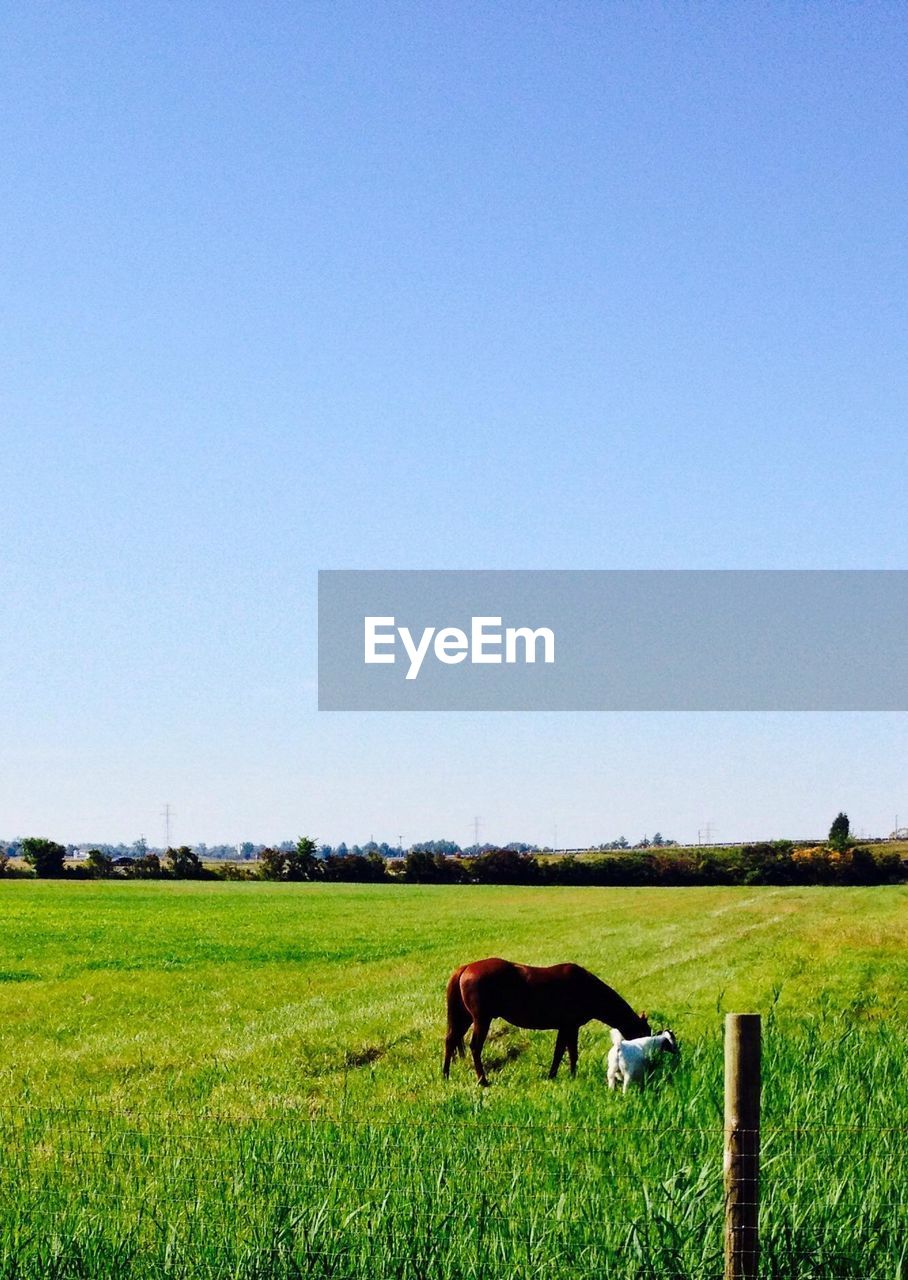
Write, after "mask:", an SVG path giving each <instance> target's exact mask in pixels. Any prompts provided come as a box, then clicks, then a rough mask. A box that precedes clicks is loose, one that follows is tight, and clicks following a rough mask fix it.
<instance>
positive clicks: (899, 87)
mask: <svg viewBox="0 0 908 1280" xmlns="http://www.w3.org/2000/svg"><path fill="white" fill-rule="evenodd" d="M906 65H908V22H906V13H905V9H904V6H903V5H901V4H881V3H868V4H855V3H848V4H846V3H828V4H822V5H820V4H816V5H814V4H788V3H778V4H763V3H761V4H756V3H754V4H743V3H740V4H725V3H723V4H690V5H688V4H685V5H680V4H679V5H668V4H652V3H640V4H615V3H576V2H572V0H562V2H561V3H557V4H555V3H546V4H541V3H528V2H527V0H521V2H520V3H495V4H471V3H462V4H456V5H455V4H444V3H443V4H439V3H431V4H430V3H425V4H423V3H405V4H398V3H381V2H380V3H377V4H375V5H366V4H362V3H359V2H358V0H356V2H350V3H345V2H340V3H336V2H335V3H330V4H329V3H304V4H299V3H296V2H294V3H277V2H274V0H272V2H271V3H269V2H267V0H262V3H258V4H255V5H251V6H250V5H248V4H240V3H234V2H228V0H224V2H223V3H218V4H213V3H206V2H204V0H200V2H199V3H196V4H177V3H160V2H156V0H152V2H151V3H141V4H140V3H138V2H135V3H133V2H129V0H125V2H118V3H113V2H112V0H109V2H107V3H101V2H98V3H80V2H79V0H72V2H67V3H62V2H53V0H50V2H49V3H44V4H40V5H39V4H34V3H32V2H28V3H25V2H17V0H13V2H12V3H9V4H7V5H6V6H5V7H4V14H3V17H2V20H0V114H2V119H3V126H2V130H0V156H2V173H3V200H2V214H0V216H2V223H0V233H2V244H3V257H4V269H3V273H2V283H0V290H2V303H3V316H4V324H3V327H2V336H0V343H2V363H3V376H2V402H0V403H2V429H0V475H2V484H3V493H2V504H0V591H2V596H0V598H2V603H3V627H2V638H0V679H2V705H0V725H2V738H0V835H2V836H7V837H11V836H15V835H25V834H48V835H52V836H55V837H57V838H60V839H72V840H83V839H97V840H119V839H127V840H128V839H133V838H135V837H136V836H138V835H139V834H140V833H144V834H145V835H146V836H147V837H148V839H149V840H150V841H152V842H154V843H157V842H160V841H161V839H162V838H163V824H162V822H161V819H160V818H159V816H158V815H159V813H160V811H161V809H162V807H163V804H164V802H165V801H169V802H170V803H171V804H172V805H173V807H174V810H175V813H176V818H175V822H174V835H175V837H176V838H177V839H179V840H186V841H198V840H206V841H208V842H209V843H212V842H216V841H222V840H225V841H227V840H229V841H235V840H239V839H262V840H268V839H282V838H287V837H291V836H295V835H296V834H298V833H299V832H301V831H307V832H311V833H312V834H315V835H317V836H319V837H321V838H323V839H327V840H331V841H337V840H340V839H342V838H343V839H346V840H347V841H348V842H353V841H362V840H365V839H368V837H369V836H370V835H371V834H373V833H374V835H375V837H376V838H377V839H382V838H387V839H390V840H395V839H396V838H397V836H398V834H403V836H404V839H405V841H411V840H415V839H419V838H426V837H429V836H449V837H451V838H454V839H459V840H461V841H464V842H466V841H468V840H470V839H471V838H472V819H473V816H474V814H479V815H481V817H482V819H483V824H482V828H481V836H482V837H483V838H487V839H492V840H504V839H509V838H524V839H530V840H533V839H538V840H540V841H544V842H549V843H550V842H551V840H552V838H553V831H554V825H555V823H556V822H557V824H558V840H559V843H560V844H579V843H583V842H586V841H588V840H595V841H598V840H601V839H607V838H610V837H612V836H615V835H618V834H622V833H623V834H625V835H626V836H627V837H628V838H630V839H635V838H637V837H639V836H640V835H641V834H643V832H644V831H648V832H649V833H652V832H653V831H654V830H655V829H656V828H661V829H662V831H663V832H664V833H666V834H671V835H676V836H678V837H681V838H687V837H691V836H694V835H695V834H696V830H697V828H698V827H701V826H703V825H704V824H705V822H706V821H711V822H712V823H713V825H714V828H715V830H716V832H717V833H718V835H719V837H720V838H721V837H722V836H725V837H728V838H730V837H736V836H748V835H769V834H785V833H789V834H795V835H798V834H812V833H814V832H818V831H822V830H825V828H826V827H828V824H829V821H830V820H831V818H832V817H833V816H834V813H835V812H836V810H837V809H839V808H840V807H845V808H847V809H848V811H849V813H850V814H851V816H852V819H853V821H854V823H855V825H856V826H857V827H858V828H861V827H863V828H864V829H866V830H867V831H884V830H885V831H888V830H889V829H890V828H891V826H892V823H893V821H894V817H895V813H896V812H900V813H901V814H902V821H906V820H908V771H906V764H908V717H905V716H897V715H889V716H882V715H864V716H858V715H854V716H841V715H840V716H821V715H809V716H808V715H800V716H799V715H788V716H785V715H774V716H769V715H762V716H756V715H750V716H731V715H712V716H709V715H700V716H696V715H683V716H682V715H674V716H670V715H666V716H658V715H652V714H650V715H639V716H630V715H624V716H606V715H591V714H588V715H585V716H567V715H565V716H560V715H559V716H555V715H497V716H495V715H485V716H480V715H466V714H464V715H440V716H431V715H424V716H412V715H411V716H407V715H397V716H393V715H372V716H357V715H352V714H351V715H327V714H323V715H319V714H318V713H317V712H316V711H315V694H314V676H315V585H316V571H317V569H319V568H411V567H412V568H534V567H540V568H552V567H557V568H613V567H629V568H630V567H633V568H636V567H654V568H661V567H690V568H712V567H716V568H719V567H722V568H739V567H740V568H743V567H764V568H777V567H778V568H782V567H785V568H788V567H803V568H814V567H829V568H865V567H878V568H904V567H906V565H908V554H906V553H908V533H906V529H908V521H906V517H905V511H906V474H908V469H906V462H908V458H906V451H908V439H906V431H905V421H906V399H908V397H906V390H908V361H906V327H908V326H906V298H908V289H906V285H908V281H906V274H908V248H906V234H905V227H906V225H908V210H906V187H908V183H906V165H905V161H906V154H908V146H906V144H908V136H906V134H908V129H906V124H908V115H906V107H905V66H906Z"/></svg>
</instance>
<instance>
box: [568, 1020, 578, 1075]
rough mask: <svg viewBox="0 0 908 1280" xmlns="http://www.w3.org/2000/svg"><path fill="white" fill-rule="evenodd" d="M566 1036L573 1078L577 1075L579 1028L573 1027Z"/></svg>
mask: <svg viewBox="0 0 908 1280" xmlns="http://www.w3.org/2000/svg"><path fill="white" fill-rule="evenodd" d="M566 1034H567V1051H568V1061H569V1062H570V1064H571V1075H572V1076H575V1075H576V1074H577V1035H578V1028H577V1027H571V1029H570V1031H568V1032H567V1033H566Z"/></svg>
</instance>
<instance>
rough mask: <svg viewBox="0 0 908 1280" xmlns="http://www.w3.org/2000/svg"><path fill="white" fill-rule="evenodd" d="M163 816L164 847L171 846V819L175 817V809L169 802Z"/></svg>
mask: <svg viewBox="0 0 908 1280" xmlns="http://www.w3.org/2000/svg"><path fill="white" fill-rule="evenodd" d="M161 817H162V818H163V819H164V839H165V844H164V848H165V849H169V848H170V819H171V818H172V817H173V810H172V809H171V807H170V805H169V804H165V806H164V809H163V812H162V813H161Z"/></svg>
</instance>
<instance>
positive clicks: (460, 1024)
mask: <svg viewBox="0 0 908 1280" xmlns="http://www.w3.org/2000/svg"><path fill="white" fill-rule="evenodd" d="M464 968H466V966H465V965H464V966H463V968H461V969H456V970H455V971H454V973H452V974H451V977H450V979H449V980H448V990H447V996H446V999H447V1006H448V1034H447V1035H446V1036H445V1065H444V1068H443V1071H444V1075H445V1077H447V1074H448V1069H449V1068H450V1066H451V1059H452V1058H453V1057H454V1056H455V1054H457V1055H459V1056H460V1057H463V1051H464V1049H463V1038H464V1036H465V1035H466V1033H467V1028H468V1027H469V1025H470V1023H471V1022H472V1021H473V1019H472V1018H471V1017H470V1015H469V1013H468V1012H467V1006H466V1005H465V1004H464V1002H463V996H462V995H461V994H460V975H461V974H462V973H463V970H464Z"/></svg>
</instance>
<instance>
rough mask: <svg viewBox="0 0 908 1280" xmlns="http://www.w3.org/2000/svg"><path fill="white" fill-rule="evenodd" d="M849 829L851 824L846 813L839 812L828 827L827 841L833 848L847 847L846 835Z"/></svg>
mask: <svg viewBox="0 0 908 1280" xmlns="http://www.w3.org/2000/svg"><path fill="white" fill-rule="evenodd" d="M850 831H851V824H850V823H849V821H848V814H847V813H839V814H838V815H837V816H836V819H835V821H834V822H833V824H832V826H831V827H830V828H829V843H830V845H831V846H832V848H833V849H838V850H840V851H841V850H842V849H846V848H847V847H848V836H849V834H850Z"/></svg>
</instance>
